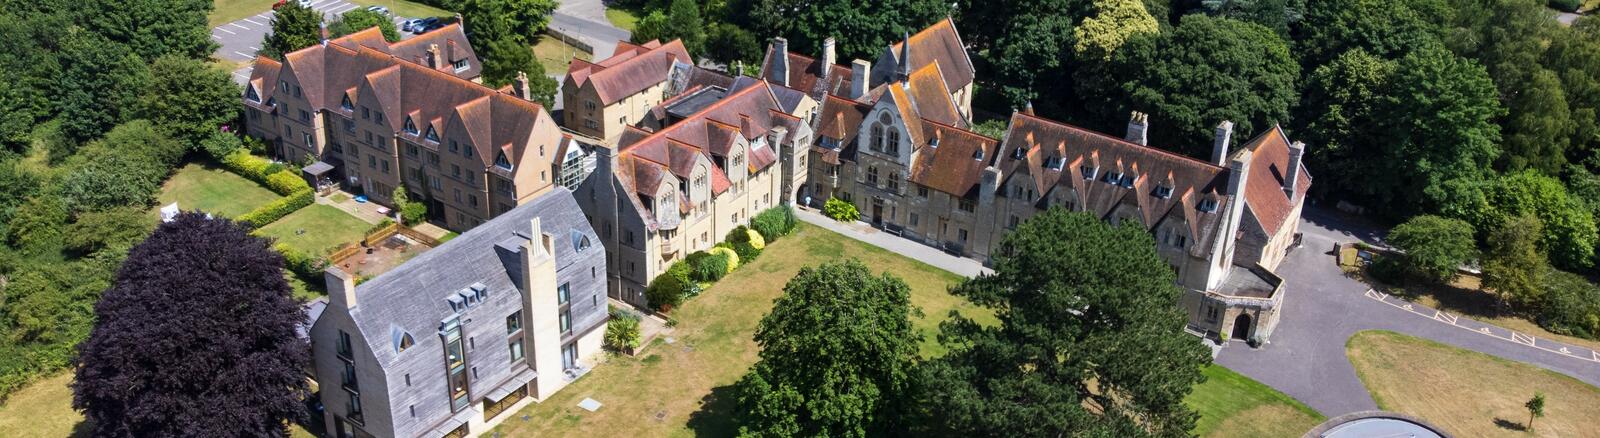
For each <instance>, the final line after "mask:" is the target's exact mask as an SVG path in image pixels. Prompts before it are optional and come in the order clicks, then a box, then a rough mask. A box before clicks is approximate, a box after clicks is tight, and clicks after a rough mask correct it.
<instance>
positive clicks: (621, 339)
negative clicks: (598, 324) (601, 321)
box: [604, 310, 639, 352]
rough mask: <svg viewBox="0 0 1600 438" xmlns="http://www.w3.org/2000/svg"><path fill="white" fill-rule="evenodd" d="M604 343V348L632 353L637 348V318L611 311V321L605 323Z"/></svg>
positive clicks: (632, 315)
mask: <svg viewBox="0 0 1600 438" xmlns="http://www.w3.org/2000/svg"><path fill="white" fill-rule="evenodd" d="M604 343H605V346H606V348H610V349H612V350H614V351H620V352H632V351H633V350H634V349H637V348H639V316H637V315H634V314H632V313H628V312H624V311H617V310H613V311H611V320H609V321H606V334H605V339H604Z"/></svg>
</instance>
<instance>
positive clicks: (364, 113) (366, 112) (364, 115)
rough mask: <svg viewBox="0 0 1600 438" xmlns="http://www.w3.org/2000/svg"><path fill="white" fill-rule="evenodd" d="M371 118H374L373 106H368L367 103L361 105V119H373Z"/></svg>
mask: <svg viewBox="0 0 1600 438" xmlns="http://www.w3.org/2000/svg"><path fill="white" fill-rule="evenodd" d="M371 118H372V109H371V108H367V106H366V105H362V106H361V120H368V119H371Z"/></svg>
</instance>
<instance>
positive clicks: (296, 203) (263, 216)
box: [234, 189, 313, 229]
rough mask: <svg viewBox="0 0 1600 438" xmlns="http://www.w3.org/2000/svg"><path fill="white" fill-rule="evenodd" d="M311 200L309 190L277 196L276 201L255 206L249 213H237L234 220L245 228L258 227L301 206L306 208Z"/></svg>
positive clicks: (297, 209)
mask: <svg viewBox="0 0 1600 438" xmlns="http://www.w3.org/2000/svg"><path fill="white" fill-rule="evenodd" d="M312 201H313V196H312V194H311V190H310V189H306V190H301V191H298V192H294V193H292V194H290V195H288V196H285V197H282V198H279V199H278V200H276V201H272V202H270V203H267V205H263V206H260V207H257V208H256V209H255V210H250V212H249V213H245V214H242V215H239V217H238V218H235V219H234V220H236V221H238V222H240V223H242V224H243V225H244V226H245V227H246V228H251V229H254V228H260V227H261V226H263V225H266V224H270V223H273V222H274V221H277V220H278V219H283V217H284V216H288V215H289V213H294V212H296V211H300V209H302V208H306V206H308V205H311V203H312Z"/></svg>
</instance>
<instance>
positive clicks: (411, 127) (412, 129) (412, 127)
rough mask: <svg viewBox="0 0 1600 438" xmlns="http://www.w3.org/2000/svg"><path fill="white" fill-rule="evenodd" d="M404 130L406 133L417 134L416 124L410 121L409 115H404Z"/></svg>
mask: <svg viewBox="0 0 1600 438" xmlns="http://www.w3.org/2000/svg"><path fill="white" fill-rule="evenodd" d="M405 130H406V133H407V134H411V135H417V124H416V123H413V122H412V121H411V116H406V125H405Z"/></svg>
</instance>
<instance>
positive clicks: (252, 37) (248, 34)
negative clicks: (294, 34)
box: [211, 0, 411, 84]
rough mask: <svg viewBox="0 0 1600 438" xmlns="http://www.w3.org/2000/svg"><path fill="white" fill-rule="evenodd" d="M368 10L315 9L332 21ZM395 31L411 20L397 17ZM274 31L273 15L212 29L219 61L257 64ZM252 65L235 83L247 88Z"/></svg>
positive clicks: (331, 4)
mask: <svg viewBox="0 0 1600 438" xmlns="http://www.w3.org/2000/svg"><path fill="white" fill-rule="evenodd" d="M365 7H366V6H362V5H358V4H355V3H351V2H348V1H345V0H315V1H313V2H312V3H311V9H314V10H316V11H317V12H321V13H322V19H323V20H324V21H325V22H326V21H332V20H333V19H334V18H336V17H338V15H339V14H343V13H345V12H347V11H352V10H356V9H358V8H365ZM392 18H393V19H394V23H395V27H396V28H398V27H399V26H400V24H401V23H403V22H405V21H406V20H409V19H410V18H406V17H399V16H395V17H392ZM271 30H272V11H270V10H269V11H266V12H262V13H260V14H256V15H252V16H249V17H245V18H241V19H239V20H236V21H233V22H231V23H227V24H223V25H221V26H217V27H214V28H211V39H214V40H217V44H218V47H217V53H216V55H217V58H219V59H224V60H229V61H244V62H248V61H253V60H255V59H256V51H258V50H261V40H262V39H263V38H265V37H266V36H267V33H268V32H269V31H271ZM400 37H401V38H409V37H411V34H410V33H408V32H400ZM250 67H251V66H250V65H249V64H246V65H244V66H243V67H240V68H239V69H238V70H234V71H233V80H234V81H236V82H239V83H241V84H243V83H244V82H245V81H248V80H250Z"/></svg>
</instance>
